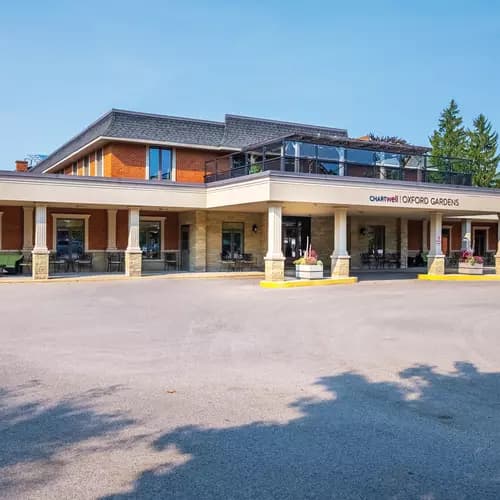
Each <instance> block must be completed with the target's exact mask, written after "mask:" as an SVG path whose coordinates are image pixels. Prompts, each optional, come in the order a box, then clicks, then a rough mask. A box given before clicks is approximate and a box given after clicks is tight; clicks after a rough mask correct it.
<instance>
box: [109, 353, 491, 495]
mask: <svg viewBox="0 0 500 500" xmlns="http://www.w3.org/2000/svg"><path fill="white" fill-rule="evenodd" d="M455 366H456V371H455V372H453V373H451V374H441V373H438V372H437V371H436V370H435V369H434V368H433V367H431V366H426V365H419V366H416V367H412V368H409V369H406V370H404V371H402V372H401V373H400V378H401V379H400V381H399V382H398V383H395V382H394V383H393V382H373V381H370V380H368V379H367V378H365V377H363V376H361V375H359V374H356V373H351V372H348V373H343V374H340V375H336V376H331V377H325V378H321V379H320V380H318V382H317V383H318V384H320V385H321V386H323V387H324V388H326V389H327V390H328V391H329V393H330V394H331V399H328V400H324V399H322V400H318V399H302V400H298V401H297V402H296V403H294V406H295V407H296V408H297V409H298V410H300V412H301V416H299V417H298V418H296V419H294V420H291V421H289V422H288V423H273V422H255V423H252V424H248V425H242V426H238V427H229V428H218V429H212V428H209V429H207V428H199V427H183V428H178V429H176V430H175V431H173V432H169V433H166V434H164V435H162V436H161V437H159V438H158V439H157V440H156V441H155V442H154V443H153V445H152V446H153V448H154V450H156V451H163V450H167V449H175V450H178V451H179V452H180V453H182V454H183V455H184V457H185V459H186V460H185V462H184V463H182V464H180V465H178V466H176V467H175V466H174V467H172V466H170V465H168V464H166V465H165V466H164V467H159V468H156V469H149V470H145V471H143V472H142V473H141V474H140V476H139V477H138V478H137V480H136V481H135V482H134V484H133V486H132V490H131V491H129V492H124V493H116V494H114V495H111V496H108V497H105V498H106V499H111V498H114V499H122V500H125V499H141V498H143V499H150V498H185V499H191V498H197V499H209V498H210V499H226V498H231V499H264V498H266V499H267V498H269V499H271V498H272V499H277V498H283V499H284V498H287V499H289V498H292V499H304V498H342V499H346V498H347V499H351V498H352V499H354V498H356V499H359V498H370V499H371V498H396V499H402V498H422V499H438V498H450V499H458V498H481V499H486V498H500V374H499V373H480V372H478V371H477V370H476V368H475V367H474V365H472V364H470V363H456V365H455Z"/></svg>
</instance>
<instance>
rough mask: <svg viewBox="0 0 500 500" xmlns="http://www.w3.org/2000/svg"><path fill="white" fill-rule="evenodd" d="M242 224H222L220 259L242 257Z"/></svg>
mask: <svg viewBox="0 0 500 500" xmlns="http://www.w3.org/2000/svg"><path fill="white" fill-rule="evenodd" d="M244 229H245V226H244V223H243V222H224V223H223V224H222V255H221V257H222V259H239V258H242V257H243V252H244V249H243V243H244V242H243V234H244Z"/></svg>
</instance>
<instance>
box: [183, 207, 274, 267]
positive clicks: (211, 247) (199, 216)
mask: <svg viewBox="0 0 500 500" xmlns="http://www.w3.org/2000/svg"><path fill="white" fill-rule="evenodd" d="M223 222H243V223H244V231H245V232H244V243H243V244H244V251H245V253H251V254H252V255H253V257H254V258H255V260H256V264H257V268H258V269H263V268H264V255H265V254H266V251H267V213H246V212H204V211H199V210H198V211H193V212H181V213H180V214H179V225H183V224H189V226H190V232H189V247H190V248H189V269H190V271H220V269H221V266H220V254H221V252H222V223H223ZM254 224H256V225H257V232H256V233H254V232H253V231H252V226H253V225H254Z"/></svg>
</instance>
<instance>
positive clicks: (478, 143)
mask: <svg viewBox="0 0 500 500" xmlns="http://www.w3.org/2000/svg"><path fill="white" fill-rule="evenodd" d="M467 135H468V137H469V141H468V145H467V151H466V153H467V158H468V159H469V160H471V163H472V174H473V176H472V182H473V184H474V185H475V186H483V187H491V186H494V185H495V184H496V183H497V182H498V178H497V166H498V162H499V160H500V156H499V155H498V152H497V146H498V133H497V132H495V131H493V127H492V125H491V123H490V122H489V120H488V119H487V118H486V116H484V115H483V114H482V113H481V114H480V115H479V116H478V117H477V118H476V119H475V120H474V121H473V127H472V130H468V131H467Z"/></svg>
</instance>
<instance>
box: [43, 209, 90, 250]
mask: <svg viewBox="0 0 500 500" xmlns="http://www.w3.org/2000/svg"><path fill="white" fill-rule="evenodd" d="M57 219H83V220H84V221H85V231H84V235H83V237H84V239H85V241H84V246H85V253H87V252H89V219H90V214H52V250H53V251H55V250H56V248H57Z"/></svg>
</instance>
